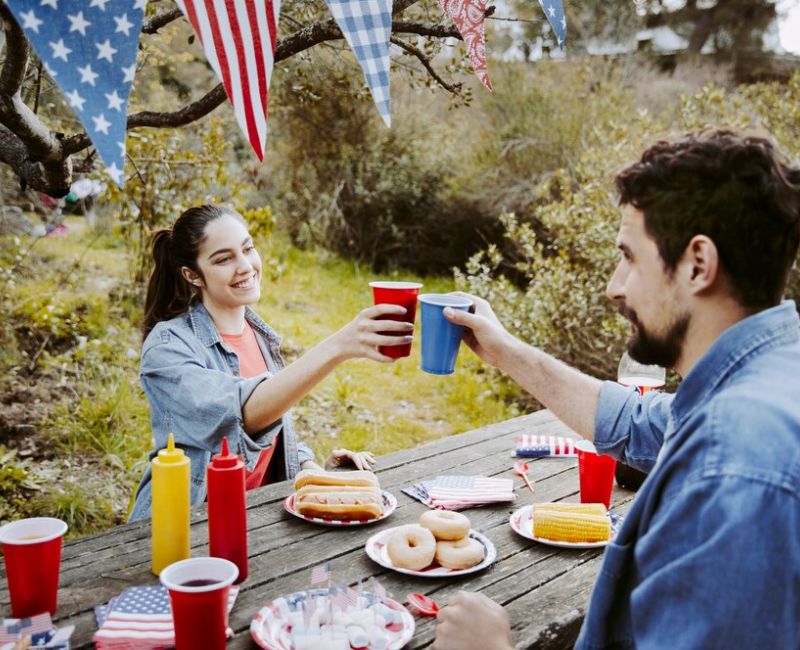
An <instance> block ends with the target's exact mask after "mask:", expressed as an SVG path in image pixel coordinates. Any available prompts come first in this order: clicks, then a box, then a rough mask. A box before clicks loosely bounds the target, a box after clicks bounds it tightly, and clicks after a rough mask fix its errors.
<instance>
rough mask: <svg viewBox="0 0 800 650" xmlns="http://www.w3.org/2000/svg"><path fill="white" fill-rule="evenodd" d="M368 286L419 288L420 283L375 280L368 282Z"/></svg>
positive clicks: (378, 287)
mask: <svg viewBox="0 0 800 650" xmlns="http://www.w3.org/2000/svg"><path fill="white" fill-rule="evenodd" d="M369 286H371V287H372V288H373V289H421V288H422V284H420V283H419V282H394V281H386V282H384V281H382V280H379V281H378V280H376V281H375V282H370V283H369Z"/></svg>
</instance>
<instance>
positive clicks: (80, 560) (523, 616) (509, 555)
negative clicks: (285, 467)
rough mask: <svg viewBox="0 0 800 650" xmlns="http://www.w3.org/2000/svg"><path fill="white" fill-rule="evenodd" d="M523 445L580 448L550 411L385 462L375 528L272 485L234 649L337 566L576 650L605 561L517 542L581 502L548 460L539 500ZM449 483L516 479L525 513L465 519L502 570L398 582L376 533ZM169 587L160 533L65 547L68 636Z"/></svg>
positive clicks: (416, 640)
mask: <svg viewBox="0 0 800 650" xmlns="http://www.w3.org/2000/svg"><path fill="white" fill-rule="evenodd" d="M519 433H531V434H552V435H566V436H572V437H577V436H576V434H575V433H574V432H572V431H571V430H570V429H568V428H567V427H566V425H564V424H563V423H562V422H561V421H560V420H558V419H557V418H556V417H555V416H554V415H553V414H552V413H550V412H549V411H546V410H543V411H538V412H536V413H533V414H530V415H524V416H522V417H518V418H514V419H512V420H507V421H504V422H500V423H497V424H492V425H489V426H486V427H482V428H480V429H475V430H472V431H468V432H466V433H462V434H458V435H453V436H450V437H448V438H444V439H442V440H437V441H435V442H431V443H429V444H425V445H422V446H420V447H416V448H413V449H406V450H403V451H399V452H397V453H393V454H390V455H388V456H383V457H381V458H379V459H378V466H377V473H378V475H379V478H380V482H381V487H382V488H383V489H386V490H388V491H390V492H391V493H392V494H394V495H395V496H396V497H397V500H398V506H397V509H396V510H395V512H394V513H393V514H392V515H391V516H390V517H388V518H387V519H384V520H382V521H379V522H376V523H374V524H371V525H368V526H355V527H347V528H331V527H323V526H318V525H314V524H312V523H309V522H306V521H303V520H301V519H299V518H297V517H294V516H291V515H290V514H288V513H287V512H285V511H284V509H283V503H282V502H283V499H284V498H285V497H286V496H287V495H288V494H290V493H291V492H292V484H291V482H288V481H286V482H283V483H278V484H275V485H270V486H267V487H264V488H260V489H258V490H254V491H252V492H250V493H249V494H248V530H249V539H248V544H249V552H250V562H249V570H250V575H249V578H248V579H247V581H246V582H245V583H244V584H243V585H241V591H240V593H239V595H238V598H237V600H236V604H235V606H234V608H233V610H232V612H231V618H230V626H231V627H232V628H233V630H234V631H235V636H234V638H233V639H232V640H231V641H229V643H228V647H229V648H255V647H256V645H255V643H254V642H253V641H252V639H251V637H250V633H249V627H250V622H251V620H252V618H253V616H254V615H255V614H256V612H257V611H258V610H259V609H260V608H261V607H263V606H264V605H265V604H267V603H268V602H270V601H271V600H273V599H275V598H277V597H279V596H282V595H286V594H289V593H292V592H296V591H301V590H303V589H306V588H308V587H309V578H310V569H311V568H312V567H314V566H316V565H318V564H321V563H323V562H330V563H331V568H332V572H333V579H334V581H336V582H340V583H347V584H351V585H353V584H355V583H357V582H358V581H359V580H363V581H366V580H367V579H369V578H370V577H371V576H374V577H376V578H377V579H378V580H380V582H381V584H382V585H383V586H384V587H385V588H386V590H387V591H388V592H389V594H390V596H392V597H393V598H394V599H395V600H398V601H402V600H404V598H405V595H406V594H407V593H409V592H411V591H420V592H423V593H425V594H427V595H429V596H431V597H433V598H435V599H436V600H437V601H438V602H439V603H440V604H445V603H447V601H448V600H449V599H450V597H451V596H453V595H454V594H455V593H456V592H457V591H458V590H461V589H465V590H469V591H480V592H482V593H484V594H486V595H487V596H489V597H490V598H493V599H494V600H496V601H498V602H500V603H502V604H503V605H504V606H505V607H506V609H507V611H508V614H509V617H510V619H511V624H512V630H513V636H514V640H515V642H516V644H517V647H519V648H568V647H572V644H573V643H574V641H575V638H576V637H577V634H578V631H579V629H580V625H581V621H582V620H583V616H584V614H585V610H586V606H587V603H588V600H589V595H590V593H591V589H592V585H593V584H594V580H595V576H596V574H597V571H598V569H599V566H600V561H601V559H602V549H588V550H576V549H561V548H556V547H552V546H545V545H542V544H538V543H536V542H534V541H531V540H528V539H525V538H523V537H521V536H520V535H518V534H516V533H515V532H514V531H513V530H512V529H511V527H510V525H509V517H510V514H511V513H512V512H513V511H514V510H515V509H516V508H519V507H521V506H523V505H527V504H530V503H533V501H534V500H535V501H557V500H562V499H565V500H567V501H577V500H578V473H577V463H576V460H575V459H574V458H541V459H536V460H533V459H531V460H530V462H529V464H530V474H529V476H530V478H531V479H532V480H533V481H534V485H535V488H536V495H535V497H534V496H533V495H531V493H530V492H529V491H528V489H527V488H526V487H524V485H523V482H522V480H521V479H520V478H519V477H517V476H516V475H515V474H514V473H513V471H512V468H511V465H512V462H513V458H512V450H513V448H514V441H515V436H516V435H517V434H519ZM440 474H481V475H485V476H504V477H514V479H515V481H514V487H515V493H516V495H517V499H516V502H515V503H513V504H510V503H506V504H501V505H493V506H483V507H479V508H471V509H469V510H466V511H465V513H466V514H467V515H468V516H469V517H470V519H471V521H472V527H473V528H474V529H476V530H478V531H480V532H482V533H484V534H485V535H486V536H488V537H489V538H490V539H491V540H492V542H493V543H494V545H495V546H496V548H497V560H496V561H495V562H494V564H493V565H491V566H490V567H488V568H487V569H485V570H483V571H481V572H478V573H473V574H470V575H466V576H461V577H457V578H437V579H431V578H419V577H415V576H408V575H403V574H400V573H397V572H394V571H391V570H387V569H385V568H383V567H381V566H380V565H378V564H376V563H375V562H373V561H372V560H370V559H369V558H368V557H367V555H366V553H365V551H364V544H365V542H366V540H367V538H368V537H370V536H371V535H372V534H373V533H375V532H377V531H379V530H381V529H383V528H390V527H393V526H397V525H399V524H405V523H412V522H415V521H416V520H417V519H418V517H419V516H420V514H422V513H423V512H424V511H425V508H426V507H425V506H424V505H423V504H421V503H419V502H418V501H415V500H414V499H412V498H411V497H409V496H407V495H406V494H404V493H402V492H401V488H404V487H409V486H410V485H412V484H414V483H416V482H418V481H419V480H421V479H429V478H433V477H435V476H437V475H440ZM632 497H633V493H631V492H628V491H626V490H622V489H620V488H619V487H617V486H616V485H615V487H614V493H613V496H612V499H613V503H612V507H613V509H614V510H615V511H616V512H620V513H624V511H625V510H626V509H627V505H628V504H629V502H630V500H631V499H632ZM206 522H207V518H206V510H205V506H200V507H198V508H196V509H194V510H193V513H192V536H191V539H192V554H193V555H194V556H202V555H206V554H207V552H208V549H207V539H208V527H207V523H206ZM0 584H2V591H0V613H2V614H5V615H6V616H8V615H9V612H10V606H9V600H8V591H7V588H6V582H5V575H4V574H3V575H2V577H0ZM144 584H158V579H157V578H156V577H155V576H153V574H152V573H151V572H150V525H149V521H145V522H137V523H133V524H126V525H123V526H118V527H116V528H114V529H112V530H109V531H106V532H104V533H100V534H97V535H91V536H88V537H82V538H77V539H73V540H70V541H69V542H66V543H65V544H64V550H63V558H62V565H61V584H60V589H59V601H58V602H59V607H58V612H57V616H56V618H55V620H56V624H57V625H59V626H62V625H68V624H69V625H75V632H74V633H73V636H72V642H73V647H74V648H85V647H92V643H91V639H92V635H93V634H94V632H95V630H96V627H97V626H96V621H95V615H94V607H95V606H96V605H99V604H104V603H106V602H108V600H109V599H110V598H112V597H113V596H115V595H117V594H118V593H119V592H121V591H122V590H123V589H125V588H127V587H130V586H134V585H144ZM415 621H416V630H415V632H414V637H413V639H412V640H411V642H410V644H409V645H408V646H407V647H409V648H424V647H427V646H429V645H430V644H431V643H432V642H433V638H434V630H435V619H432V618H428V617H420V616H415Z"/></svg>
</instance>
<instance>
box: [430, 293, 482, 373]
mask: <svg viewBox="0 0 800 650" xmlns="http://www.w3.org/2000/svg"><path fill="white" fill-rule="evenodd" d="M419 303H420V308H421V320H422V363H421V364H420V367H421V368H422V370H423V371H424V372H428V373H430V374H432V375H452V374H453V373H454V372H455V369H456V357H457V356H458V347H459V345H460V344H461V337H462V335H463V334H464V328H463V327H461V326H460V325H454V324H453V323H451V322H450V321H449V320H447V319H446V318H445V317H444V313H443V312H444V308H445V307H452V308H453V309H460V310H462V311H468V310H469V308H470V307H471V306H472V301H471V300H468V299H467V298H461V297H460V296H453V295H450V294H446V293H423V294H422V295H421V296H420V297H419Z"/></svg>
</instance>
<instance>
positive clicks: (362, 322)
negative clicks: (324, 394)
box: [327, 305, 414, 363]
mask: <svg viewBox="0 0 800 650" xmlns="http://www.w3.org/2000/svg"><path fill="white" fill-rule="evenodd" d="M405 313H406V310H405V308H404V307H400V306H399V305H375V306H373V307H368V308H367V309H363V310H361V311H360V312H359V314H358V316H356V317H355V318H354V319H353V320H351V321H350V322H349V323H348V324H347V325H345V326H344V327H343V328H342V329H340V330H339V331H338V332H336V333H335V334H333V335H331V336H330V337H329V338H328V339H327V342H328V343H329V344H330V345H332V346H333V347H334V349H335V351H336V355H337V356H338V357H339V358H340V359H341V360H342V361H344V360H346V359H355V358H365V359H372V360H373V361H379V362H381V363H391V362H392V361H394V359H392V358H391V357H387V356H385V355H383V354H381V353H380V352H378V346H380V345H404V344H406V343H411V341H412V340H413V339H414V337H413V336H412V332H413V331H414V324H413V323H406V322H405V321H397V320H388V319H387V320H380V317H381V316H402V315H403V314H405Z"/></svg>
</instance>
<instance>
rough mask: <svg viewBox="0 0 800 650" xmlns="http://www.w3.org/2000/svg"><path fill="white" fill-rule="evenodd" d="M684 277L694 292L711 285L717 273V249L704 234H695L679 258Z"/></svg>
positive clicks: (715, 279)
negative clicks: (681, 257)
mask: <svg viewBox="0 0 800 650" xmlns="http://www.w3.org/2000/svg"><path fill="white" fill-rule="evenodd" d="M681 266H682V267H683V272H684V274H685V275H684V277H685V278H686V280H687V281H688V283H689V284H688V286H689V288H690V289H691V290H692V291H693V292H694V293H700V292H702V291H705V290H706V289H708V288H709V287H711V286H712V285H713V284H714V283H715V282H716V281H717V277H718V275H719V271H720V268H719V251H718V250H717V245H716V244H715V243H714V242H713V241H712V240H711V239H710V238H709V237H707V236H706V235H695V236H694V237H692V239H691V240H690V241H689V243H688V245H687V246H686V251H685V252H684V254H683V259H682V260H681Z"/></svg>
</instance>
